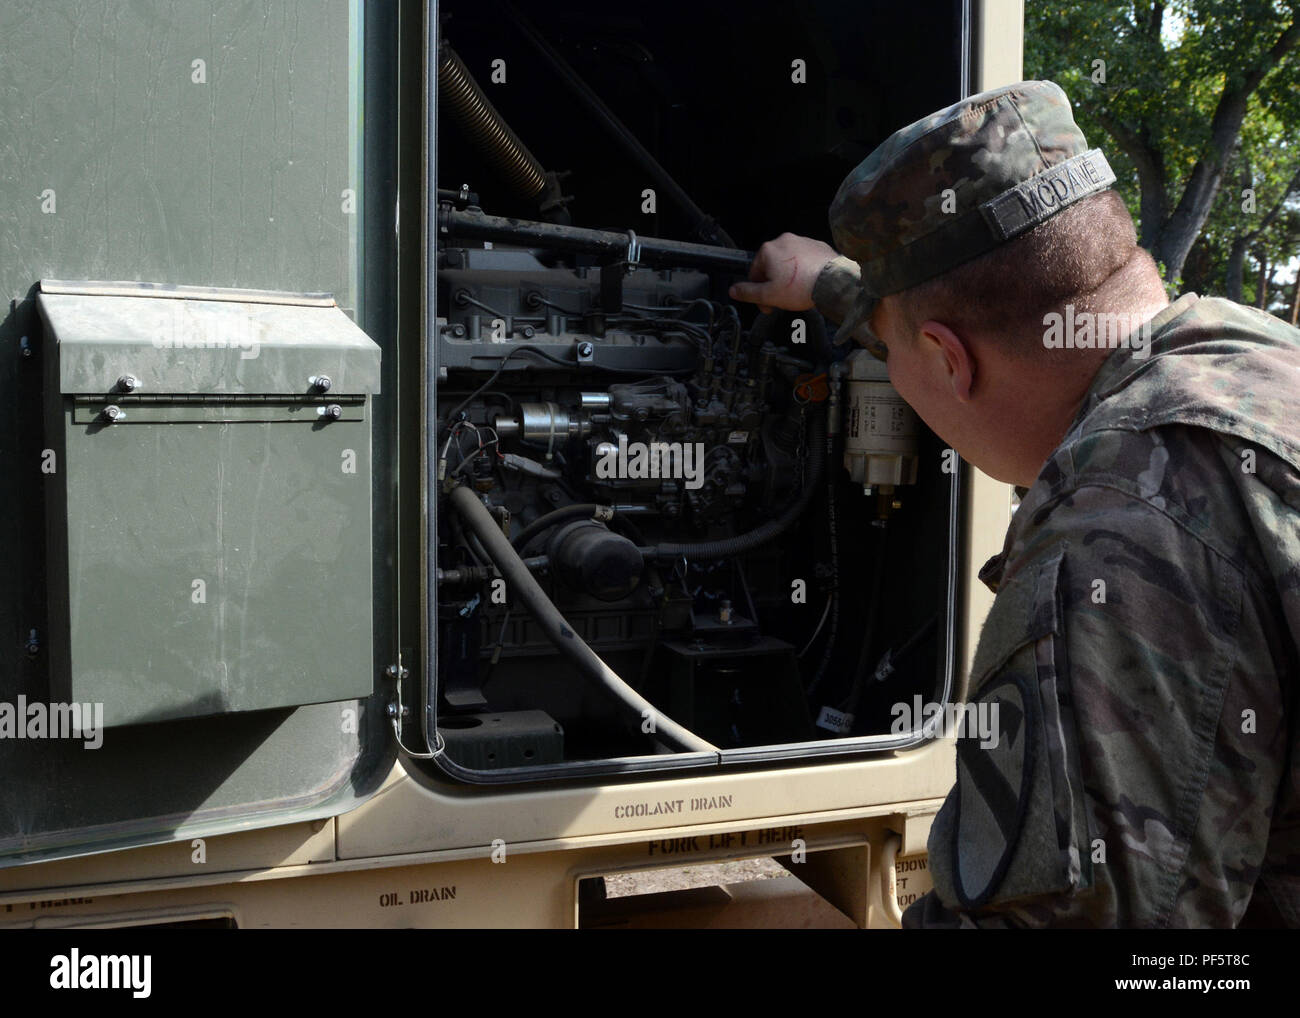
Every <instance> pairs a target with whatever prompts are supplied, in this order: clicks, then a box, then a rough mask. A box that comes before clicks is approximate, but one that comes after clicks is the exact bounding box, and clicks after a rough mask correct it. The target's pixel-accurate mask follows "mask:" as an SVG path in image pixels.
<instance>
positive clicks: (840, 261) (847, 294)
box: [812, 255, 867, 343]
mask: <svg viewBox="0 0 1300 1018" xmlns="http://www.w3.org/2000/svg"><path fill="white" fill-rule="evenodd" d="M864 297H865V294H864V292H863V290H862V269H861V267H860V266H859V265H858V263H857V262H855V261H853V259H851V258H845V257H844V256H843V255H837V256H836V257H834V258H832V259H831V260H830V261H828V262H827V263H826V264H825V265H823V266H822V270H821V272H819V273H818V274H817V279H816V281H815V282H814V283H813V291H812V299H813V304H814V305H815V306H816V308H817V310H818V311H820V312H821V313H822V314H823V315H825V316H826V317H827V318H829V319H830V320H831V321H832V322H838V323H839V324H840V327H839V330H838V331H837V332H836V333H835V342H836V343H840V342H843V341H844V339H846V338H847V337H848V336H856V333H857V330H858V328H859V326H861V325H862V323H863V317H864V315H865V313H866V310H867V309H866V307H865V306H864V304H863V303H862V299H863V298H864Z"/></svg>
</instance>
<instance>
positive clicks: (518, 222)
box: [438, 205, 754, 276]
mask: <svg viewBox="0 0 1300 1018" xmlns="http://www.w3.org/2000/svg"><path fill="white" fill-rule="evenodd" d="M438 233H439V235H440V236H442V237H444V238H445V237H461V238H463V239H465V240H491V241H500V242H502V243H508V244H517V245H519V246H521V247H546V248H555V249H559V250H564V251H581V252H585V253H587V254H594V255H603V256H605V257H606V258H609V259H611V260H613V259H619V258H625V257H626V256H627V253H628V248H629V247H630V246H631V245H632V239H631V238H630V237H629V236H628V234H627V233H615V232H613V231H610V230H588V229H585V228H584V227H580V226H559V225H557V224H555V223H538V222H534V221H532V220H528V219H513V218H507V217H505V216H489V215H485V214H484V213H483V212H481V211H471V210H469V209H466V210H464V211H461V210H459V209H454V208H451V207H449V206H447V205H443V206H440V207H439V209H438ZM635 243H636V244H639V245H640V248H641V251H640V262H641V263H642V264H646V265H658V266H663V267H683V268H685V267H688V266H689V267H693V268H699V269H711V270H714V271H717V272H730V273H733V274H735V275H739V276H743V275H746V274H748V272H749V264H750V262H752V261H753V260H754V253H753V252H752V251H742V250H740V249H738V248H726V247H711V246H710V245H708V244H691V243H689V242H687V241H684V240H665V239H663V238H661V237H640V236H638V237H637V238H636V240H635Z"/></svg>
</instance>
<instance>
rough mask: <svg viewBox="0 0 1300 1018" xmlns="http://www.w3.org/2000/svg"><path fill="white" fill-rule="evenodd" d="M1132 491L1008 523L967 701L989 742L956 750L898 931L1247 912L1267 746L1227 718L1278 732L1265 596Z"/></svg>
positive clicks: (964, 743)
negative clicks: (989, 733)
mask: <svg viewBox="0 0 1300 1018" xmlns="http://www.w3.org/2000/svg"><path fill="white" fill-rule="evenodd" d="M1117 483H1118V482H1117ZM1130 485H1131V489H1132V490H1129V491H1124V490H1118V489H1117V488H1116V487H1112V486H1101V485H1098V486H1090V487H1084V488H1079V489H1076V490H1074V491H1072V492H1070V493H1069V494H1068V496H1065V497H1060V498H1058V501H1057V502H1056V503H1055V504H1054V505H1043V504H1039V505H1035V506H1028V505H1027V506H1024V507H1022V508H1021V509H1020V510H1019V512H1020V513H1026V512H1031V513H1033V514H1034V517H1033V518H1032V519H1029V518H1027V519H1025V520H1022V521H1018V522H1019V523H1021V524H1022V529H1021V530H1020V536H1019V537H1018V538H1017V543H1016V546H1015V547H1013V549H1012V553H1011V555H1012V558H1011V562H1012V565H1011V566H1009V568H1008V571H1007V573H1006V576H1005V578H1004V580H1003V582H1002V585H1001V587H1000V588H999V590H998V595H997V598H996V600H995V602H994V605H993V607H992V609H991V611H990V614H989V616H988V620H987V621H986V623H985V627H984V630H983V632H982V633H981V636H980V642H979V647H978V650H977V653H976V659H975V665H974V668H973V670H972V682H971V692H970V697H969V698H970V701H971V702H972V703H973V704H974V706H975V708H976V710H977V711H983V712H984V716H985V718H986V719H987V718H988V716H989V715H990V714H992V713H993V712H994V710H995V709H996V713H997V715H998V724H997V725H996V731H997V739H996V740H992V739H987V738H985V739H981V738H980V737H979V735H978V734H975V735H974V736H971V735H969V734H968V736H967V737H965V738H959V739H958V750H957V782H956V785H955V787H954V788H953V790H952V792H951V793H950V794H949V796H948V798H947V800H946V801H945V803H944V806H943V808H942V809H941V811H940V813H939V815H938V816H937V817H936V820H935V824H934V827H933V828H932V831H931V835H930V846H929V848H930V868H931V872H932V875H933V877H934V882H935V890H934V891H933V892H931V893H930V894H928V895H926V896H924V897H923V898H922V899H921V900H920V901H918V902H917V903H915V904H914V905H913V906H912V907H911V908H909V909H908V911H907V913H906V915H905V923H904V924H905V926H908V927H918V926H940V927H942V926H1029V927H1041V926H1113V925H1119V924H1122V925H1138V926H1165V925H1174V926H1232V925H1234V924H1236V923H1237V922H1238V921H1239V920H1240V918H1241V915H1242V914H1243V912H1244V911H1245V908H1246V904H1247V902H1248V900H1249V897H1250V893H1251V888H1252V885H1253V882H1254V879H1255V874H1256V873H1258V867H1259V866H1260V864H1261V862H1262V861H1263V858H1264V854H1265V849H1266V846H1267V842H1268V828H1269V814H1270V811H1271V809H1272V806H1273V800H1274V797H1275V794H1276V789H1277V788H1278V783H1279V780H1280V774H1281V771H1280V766H1279V764H1280V759H1281V758H1280V757H1279V756H1278V754H1277V753H1275V752H1274V748H1275V747H1273V748H1270V747H1269V745H1268V743H1269V741H1272V740H1271V739H1270V737H1269V736H1267V735H1266V734H1263V733H1262V732H1261V731H1256V730H1251V731H1246V730H1244V727H1243V712H1244V711H1250V712H1251V714H1252V716H1253V717H1263V716H1265V715H1266V714H1268V713H1269V712H1271V711H1276V716H1277V717H1279V718H1280V717H1281V714H1282V710H1281V707H1282V704H1281V701H1280V698H1279V692H1278V681H1277V677H1276V674H1275V672H1274V671H1273V669H1272V667H1271V664H1270V661H1269V659H1268V657H1267V654H1266V653H1264V652H1263V650H1262V648H1264V647H1265V646H1266V644H1267V642H1268V640H1267V638H1266V634H1265V632H1264V630H1265V629H1266V628H1267V627H1266V625H1265V624H1264V623H1263V622H1262V621H1261V615H1260V606H1261V605H1262V604H1263V603H1264V600H1265V598H1266V592H1265V591H1263V590H1262V589H1257V588H1256V586H1255V584H1254V580H1253V579H1252V578H1251V577H1250V576H1249V575H1248V574H1246V573H1244V572H1243V570H1242V569H1241V566H1240V563H1239V562H1237V561H1234V560H1233V558H1232V557H1231V556H1230V555H1225V554H1224V552H1223V550H1222V549H1221V548H1215V547H1211V546H1210V545H1209V544H1207V543H1206V542H1205V540H1203V538H1202V536H1201V535H1198V534H1196V533H1194V530H1193V529H1192V528H1190V527H1189V521H1188V520H1185V519H1179V518H1178V513H1177V512H1176V511H1175V510H1176V507H1173V506H1169V507H1162V506H1160V505H1157V504H1154V502H1156V501H1159V499H1158V497H1157V498H1156V499H1154V500H1153V499H1152V498H1151V496H1149V494H1148V493H1146V492H1142V491H1139V490H1138V486H1137V484H1134V483H1132V482H1130ZM1144 496H1145V497H1144ZM1261 655H1262V656H1261ZM978 718H979V714H976V719H977V720H978ZM978 731H979V727H978V725H976V726H975V727H971V726H969V725H968V727H967V732H968V733H971V732H975V733H978ZM994 741H996V745H989V743H991V742H994ZM982 743H983V745H982Z"/></svg>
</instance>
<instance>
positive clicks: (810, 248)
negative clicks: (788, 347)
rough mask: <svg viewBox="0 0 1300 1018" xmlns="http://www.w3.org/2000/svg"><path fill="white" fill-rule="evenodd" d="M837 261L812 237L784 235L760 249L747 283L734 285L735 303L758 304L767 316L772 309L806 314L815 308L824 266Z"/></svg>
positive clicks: (827, 246)
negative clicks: (816, 289) (817, 284)
mask: <svg viewBox="0 0 1300 1018" xmlns="http://www.w3.org/2000/svg"><path fill="white" fill-rule="evenodd" d="M834 257H835V249H834V248H833V247H831V246H830V245H829V244H823V243H822V242H821V241H820V240H813V239H812V238H811V237H800V236H798V235H797V234H793V233H783V234H781V236H779V237H777V238H776V239H775V240H769V241H768V242H767V243H766V244H764V245H763V246H762V247H760V248H759V249H758V254H756V255H755V256H754V261H753V262H752V263H751V264H750V266H749V279H750V281H749V282H748V283H735V284H734V285H733V286H732V287H731V290H730V291H729V292H730V294H731V298H732V300H744V301H749V302H750V303H751V304H757V305H758V308H759V310H760V311H762V312H763V313H764V314H766V313H768V312H770V311H771V310H772V309H773V308H782V309H784V310H786V311H807V310H808V309H809V308H810V307H812V306H813V299H812V292H813V284H814V283H815V282H817V275H818V273H820V272H821V270H822V268H823V266H825V264H826V263H827V262H828V261H830V260H831V259H832V258H834Z"/></svg>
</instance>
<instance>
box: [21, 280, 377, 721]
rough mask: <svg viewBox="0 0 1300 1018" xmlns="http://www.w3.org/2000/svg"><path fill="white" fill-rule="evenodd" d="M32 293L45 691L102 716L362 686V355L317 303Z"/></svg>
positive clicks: (169, 291)
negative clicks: (36, 319)
mask: <svg viewBox="0 0 1300 1018" xmlns="http://www.w3.org/2000/svg"><path fill="white" fill-rule="evenodd" d="M38 304H39V307H40V310H41V315H42V321H43V325H44V338H43V352H44V357H45V370H46V378H45V384H46V388H45V408H46V410H45V413H46V436H47V442H48V445H49V448H48V449H47V450H46V451H45V460H44V461H43V463H42V470H43V473H44V475H45V476H44V482H45V484H46V491H45V496H46V519H47V521H48V540H49V563H50V577H49V582H50V602H49V611H50V616H51V617H50V633H51V637H52V639H51V642H50V651H51V670H52V673H51V681H52V690H53V693H54V696H55V697H56V698H59V699H62V700H64V701H67V702H80V703H87V702H89V703H102V704H103V705H104V707H103V710H104V723H105V725H128V724H137V723H141V722H153V721H164V720H172V719H177V718H191V717H202V716H207V715H213V714H225V713H231V712H236V711H252V710H263V709H267V708H275V707H291V706H297V705H301V704H309V703H322V702H326V701H333V700H353V699H356V698H358V697H366V696H369V695H370V694H371V693H372V691H373V687H374V675H373V669H374V665H373V656H372V639H373V633H372V621H371V620H372V602H371V575H370V573H371V533H372V529H371V522H372V521H371V504H370V487H371V479H370V478H371V464H370V455H371V453H370V417H371V412H370V411H371V407H370V397H371V396H373V395H374V394H376V393H378V391H379V358H380V352H379V347H378V346H376V345H375V344H374V343H373V342H372V341H371V340H370V339H369V338H368V337H367V336H366V335H365V334H364V333H363V332H362V331H361V330H360V329H359V328H357V327H356V326H355V325H354V324H353V323H352V321H351V320H350V319H349V318H348V317H347V316H346V315H345V314H344V313H343V312H342V311H341V310H340V309H339V308H338V307H336V306H335V305H334V301H333V299H332V298H330V297H329V296H328V295H324V294H285V293H272V292H267V291H255V290H221V289H216V288H211V289H209V288H178V287H169V286H153V285H149V284H140V283H64V282H55V281H51V280H45V281H43V282H42V284H41V293H40V295H39V297H38Z"/></svg>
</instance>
